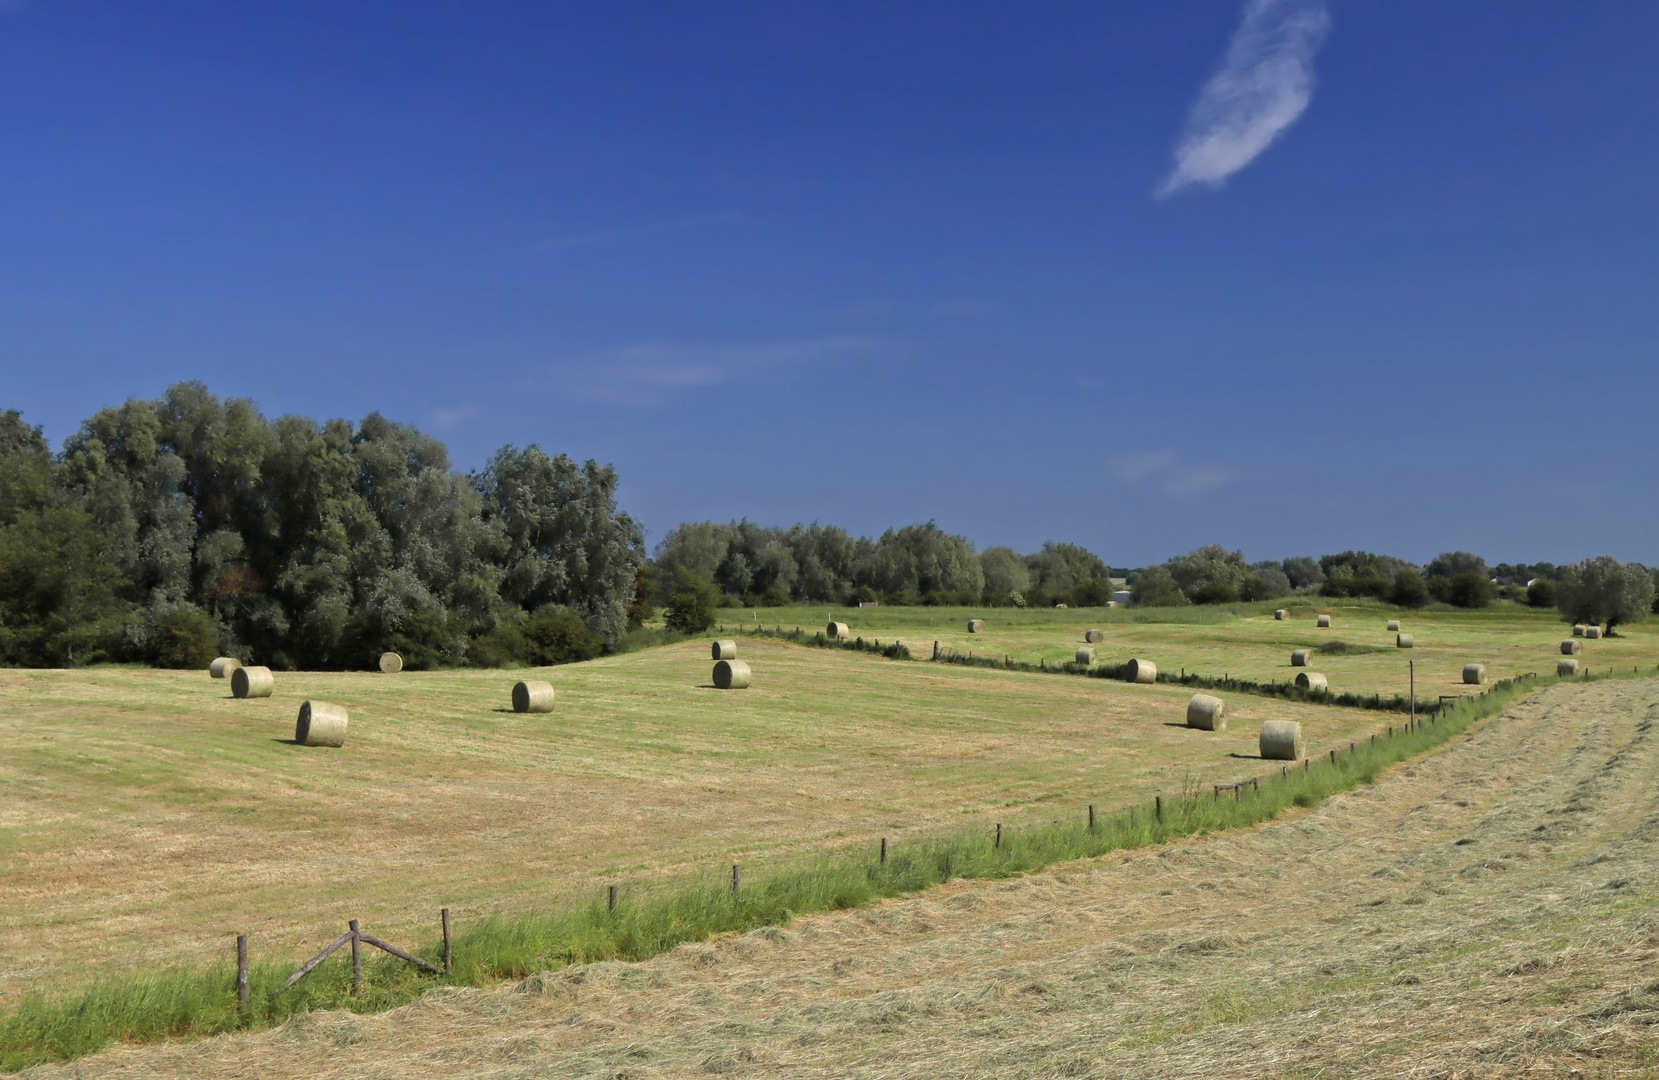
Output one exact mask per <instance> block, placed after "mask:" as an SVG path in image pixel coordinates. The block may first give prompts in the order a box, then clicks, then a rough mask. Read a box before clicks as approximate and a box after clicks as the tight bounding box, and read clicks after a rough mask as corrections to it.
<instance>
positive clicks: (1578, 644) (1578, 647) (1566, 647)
mask: <svg viewBox="0 0 1659 1080" xmlns="http://www.w3.org/2000/svg"><path fill="white" fill-rule="evenodd" d="M1583 651H1584V642H1582V641H1574V640H1573V639H1572V638H1568V639H1567V640H1565V641H1563V642H1562V643H1561V655H1563V656H1572V655H1574V654H1576V653H1581V652H1583Z"/></svg>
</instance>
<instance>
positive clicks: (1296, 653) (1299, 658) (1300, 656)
mask: <svg viewBox="0 0 1659 1080" xmlns="http://www.w3.org/2000/svg"><path fill="white" fill-rule="evenodd" d="M1312 656H1313V650H1312V649H1292V650H1291V651H1290V666H1291V667H1307V666H1308V660H1309V659H1310V658H1311V657H1312Z"/></svg>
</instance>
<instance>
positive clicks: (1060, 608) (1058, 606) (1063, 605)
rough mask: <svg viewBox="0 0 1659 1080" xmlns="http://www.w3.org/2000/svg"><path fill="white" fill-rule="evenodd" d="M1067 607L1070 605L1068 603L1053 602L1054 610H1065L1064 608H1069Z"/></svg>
mask: <svg viewBox="0 0 1659 1080" xmlns="http://www.w3.org/2000/svg"><path fill="white" fill-rule="evenodd" d="M1069 607H1071V605H1070V604H1055V605H1054V609H1055V610H1056V611H1065V610H1066V609H1068V608H1069Z"/></svg>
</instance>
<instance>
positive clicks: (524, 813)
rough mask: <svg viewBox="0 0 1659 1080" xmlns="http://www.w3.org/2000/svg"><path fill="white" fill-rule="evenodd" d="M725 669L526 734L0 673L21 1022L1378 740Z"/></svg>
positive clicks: (919, 682)
mask: <svg viewBox="0 0 1659 1080" xmlns="http://www.w3.org/2000/svg"><path fill="white" fill-rule="evenodd" d="M706 649H707V645H706V642H702V641H697V642H687V643H684V644H681V645H674V646H668V647H665V648H660V649H652V650H647V651H644V652H640V653H633V654H627V655H623V656H617V657H611V658H607V659H603V660H599V661H595V662H592V663H587V664H578V665H569V666H565V667H560V668H555V669H547V670H545V671H543V672H541V673H540V674H541V675H542V676H543V677H547V678H549V679H551V680H552V681H553V682H554V683H555V684H556V685H557V687H558V690H559V701H558V706H557V709H556V711H555V712H554V713H552V714H550V715H546V716H520V715H517V714H514V713H512V712H511V711H509V705H508V691H509V689H510V687H511V685H512V683H513V682H514V681H516V680H517V679H518V678H520V677H522V676H523V675H524V674H525V673H519V672H508V673H503V672H480V671H457V672H439V673H405V674H402V675H397V676H385V675H380V674H369V673H329V674H317V673H297V674H283V675H279V676H278V683H277V693H276V695H275V696H274V697H272V698H270V699H267V700H254V701H237V700H234V699H232V698H231V697H230V696H229V694H228V692H227V688H226V685H225V684H224V683H222V682H214V681H211V680H209V679H208V678H207V675H206V673H205V672H187V673H179V672H165V671H154V670H144V669H131V668H117V667H111V668H94V669H88V670H82V671H76V672H62V671H3V672H0V695H3V698H4V701H5V702H6V706H7V707H6V709H5V711H4V715H0V796H3V798H0V855H3V860H0V956H3V957H4V958H5V960H4V970H3V971H0V1004H3V1003H4V1002H5V1001H8V1000H13V999H15V997H16V995H17V994H19V993H21V992H24V991H27V990H45V991H48V992H56V991H60V990H64V989H72V988H73V987H75V986H76V985H79V984H80V983H82V982H84V980H85V979H86V978H87V977H88V976H89V975H96V974H101V973H102V974H113V973H117V972H120V971H123V970H130V969H132V968H133V967H135V966H142V965H150V966H154V965H158V964H162V963H168V962H174V961H190V962H199V961H202V960H206V959H222V958H223V957H224V956H225V955H226V954H227V952H228V950H229V949H230V947H231V943H232V941H233V937H234V935H235V934H236V933H237V932H238V931H244V930H245V931H249V932H250V933H251V934H252V939H253V948H254V951H255V955H256V957H261V958H266V959H269V958H271V957H273V956H276V957H288V958H293V959H302V958H303V957H304V956H305V955H307V954H308V953H309V952H310V951H312V950H314V949H315V948H316V947H318V946H320V945H321V944H323V943H325V942H326V941H327V940H329V939H331V938H332V937H334V936H335V935H337V934H338V933H339V932H340V931H341V929H342V928H343V925H344V923H345V921H346V920H347V919H348V918H352V917H358V918H361V919H362V920H363V921H364V923H365V926H366V927H367V928H368V929H369V930H370V931H371V932H374V933H379V934H380V935H381V936H383V937H387V938H390V939H391V940H393V941H399V940H408V939H411V938H418V939H423V940H424V939H429V938H430V937H431V935H432V932H433V929H434V926H435V920H436V911H437V908H438V907H440V906H449V907H452V908H454V909H456V913H457V916H458V918H459V919H460V920H461V921H462V922H463V924H464V923H466V922H467V921H468V920H475V919H476V918H478V917H479V916H481V915H482V914H484V913H486V912H491V911H506V912H515V911H525V910H531V909H534V908H536V907H538V906H541V905H544V904H547V903H549V902H551V901H553V900H554V899H557V898H560V897H566V896H569V895H570V894H571V893H573V892H578V891H581V890H584V889H591V890H592V891H593V892H594V893H595V894H597V893H598V891H599V890H600V889H602V888H603V885H604V884H605V883H608V882H612V881H616V882H620V883H622V884H623V886H624V887H625V888H630V889H632V888H642V887H646V886H648V885H649V884H650V883H652V882H659V883H660V882H667V881H671V880H683V879H684V878H686V877H688V876H693V875H715V874H722V873H726V872H728V869H729V865H730V864H731V863H732V862H742V863H743V864H744V865H745V867H746V868H747V869H750V870H751V871H752V872H759V871H762V870H764V869H765V868H766V867H767V866H768V865H777V864H780V863H782V862H787V861H788V860H790V859H795V858H801V857H805V856H810V855H816V854H818V853H821V852H823V851H825V850H827V849H837V848H840V847H844V846H847V845H858V846H860V847H863V846H868V845H872V844H874V842H875V840H876V838H877V837H879V836H881V835H886V836H889V837H892V838H893V840H894V842H895V843H901V842H903V840H904V839H905V838H906V837H908V836H913V835H917V834H929V833H936V832H938V831H940V830H941V829H953V828H960V827H961V826H962V825H963V824H965V823H976V822H977V823H981V824H983V826H984V827H985V828H987V829H989V828H991V827H992V824H993V823H994V822H996V821H1005V822H1007V823H1009V825H1010V826H1013V827H1017V826H1019V825H1020V824H1021V823H1022V822H1032V821H1038V820H1048V819H1052V818H1055V817H1062V816H1063V817H1075V816H1080V815H1082V814H1083V813H1084V808H1085V806H1086V804H1088V803H1096V804H1098V805H1100V806H1101V807H1102V808H1106V807H1110V806H1114V805H1119V804H1122V803H1126V802H1129V801H1138V800H1142V799H1145V798H1147V797H1149V796H1150V794H1151V793H1152V792H1153V791H1154V790H1158V789H1162V790H1164V791H1165V792H1172V791H1179V790H1180V789H1181V787H1182V786H1183V784H1186V785H1195V784H1207V783H1212V782H1222V781H1229V780H1237V779H1242V778H1244V777H1247V776H1250V775H1252V774H1255V773H1260V772H1263V771H1265V768H1266V766H1264V763H1262V762H1261V761H1259V760H1258V759H1256V758H1255V752H1256V747H1255V734H1256V730H1257V728H1258V727H1259V725H1260V722H1261V721H1262V720H1265V719H1270V718H1293V719H1298V720H1301V721H1302V722H1303V724H1304V727H1305V729H1306V731H1307V733H1308V736H1309V742H1310V752H1318V751H1320V750H1321V749H1322V748H1324V747H1326V746H1330V745H1339V744H1345V743H1346V742H1347V741H1350V740H1355V739H1359V738H1363V737H1364V736H1365V735H1367V734H1368V733H1370V732H1372V731H1376V730H1380V729H1382V728H1383V727H1384V726H1386V724H1387V723H1388V722H1390V720H1391V718H1390V717H1388V716H1387V715H1385V714H1378V713H1367V712H1358V711H1351V710H1344V709H1334V708H1329V707H1319V706H1312V705H1304V704H1297V703H1291V702H1283V701H1278V700H1273V699H1266V698H1259V697H1251V696H1247V695H1237V696H1235V697H1234V698H1233V699H1231V700H1230V707H1231V714H1230V715H1231V727H1230V728H1229V730H1227V731H1225V732H1221V733H1217V734H1208V733H1202V732H1197V731H1193V730H1189V729H1187V728H1185V727H1184V726H1180V725H1181V721H1182V719H1183V715H1184V712H1183V710H1184V705H1185V702H1186V699H1187V697H1188V696H1189V695H1188V693H1187V692H1185V691H1183V690H1181V689H1180V688H1178V687H1169V686H1127V685H1124V684H1120V683H1114V682H1109V681H1105V680H1092V679H1091V680H1084V679H1066V678H1056V677H1043V676H1031V675H1022V674H1019V673H1014V672H999V671H989V670H982V669H972V668H961V667H953V666H947V665H935V664H928V663H917V662H902V661H887V660H882V659H880V658H876V657H872V656H869V655H867V654H856V653H843V652H833V651H826V650H820V649H813V648H807V647H800V646H792V645H786V644H779V643H773V642H748V641H746V642H744V643H743V655H744V656H745V658H747V659H748V660H749V661H750V663H751V664H752V665H753V666H754V669H755V673H756V681H755V685H754V687H753V688H752V689H750V690H747V691H743V692H732V693H720V692H718V691H714V690H712V689H710V688H709V686H708V679H709V668H710V662H709V660H708V653H707V651H706ZM308 697H310V698H318V699H321V700H326V701H334V702H338V703H341V704H344V705H346V706H347V707H349V708H350V709H351V714H352V720H351V730H350V736H349V740H348V743H347V746H346V748H345V749H344V750H340V751H331V750H317V749H305V748H301V747H297V746H294V745H292V743H291V742H289V741H288V740H289V739H290V738H291V736H292V733H293V724H294V716H295V713H296V711H297V709H298V706H299V703H300V701H301V700H303V699H305V698H308Z"/></svg>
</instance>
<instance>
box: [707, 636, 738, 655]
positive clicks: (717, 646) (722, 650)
mask: <svg viewBox="0 0 1659 1080" xmlns="http://www.w3.org/2000/svg"><path fill="white" fill-rule="evenodd" d="M709 651H710V652H712V653H713V654H714V657H713V658H714V659H716V660H736V659H737V642H735V641H733V640H732V639H731V638H721V639H720V640H719V641H716V642H715V643H714V645H713V647H712V648H711V649H710V650H709Z"/></svg>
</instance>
